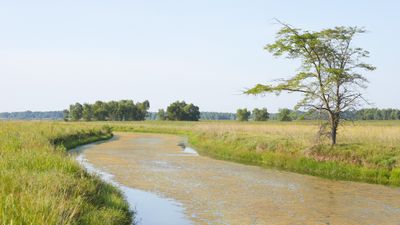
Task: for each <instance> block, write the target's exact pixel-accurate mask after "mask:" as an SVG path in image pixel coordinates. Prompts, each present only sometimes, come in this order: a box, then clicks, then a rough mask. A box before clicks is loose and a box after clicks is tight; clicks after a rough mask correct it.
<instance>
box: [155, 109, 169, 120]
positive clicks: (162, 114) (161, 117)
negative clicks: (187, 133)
mask: <svg viewBox="0 0 400 225" xmlns="http://www.w3.org/2000/svg"><path fill="white" fill-rule="evenodd" d="M166 119H167V114H166V112H165V110H164V109H159V110H158V112H157V120H166Z"/></svg>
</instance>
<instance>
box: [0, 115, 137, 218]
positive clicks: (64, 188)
mask: <svg viewBox="0 0 400 225" xmlns="http://www.w3.org/2000/svg"><path fill="white" fill-rule="evenodd" d="M111 136H112V134H111V132H110V130H109V129H107V128H103V127H102V126H91V125H88V124H85V125H81V124H65V123H54V122H0V224H130V223H131V219H132V217H131V215H132V214H131V212H130V211H129V207H128V205H127V203H126V202H125V200H124V198H123V196H122V194H121V192H120V191H119V190H118V189H116V188H115V187H113V186H111V185H109V184H106V183H104V182H103V181H101V180H100V179H99V178H97V177H94V176H92V175H89V174H88V173H86V172H85V171H84V169H82V168H81V167H80V166H79V165H78V163H77V162H75V160H74V159H72V158H71V157H68V156H67V154H66V149H69V148H72V147H76V146H78V145H81V144H86V143H90V142H93V141H98V140H104V139H108V138H110V137H111Z"/></svg>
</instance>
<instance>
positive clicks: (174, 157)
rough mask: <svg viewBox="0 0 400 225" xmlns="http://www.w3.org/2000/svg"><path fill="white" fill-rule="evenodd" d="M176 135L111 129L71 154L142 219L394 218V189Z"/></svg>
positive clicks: (397, 203)
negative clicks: (249, 161)
mask: <svg viewBox="0 0 400 225" xmlns="http://www.w3.org/2000/svg"><path fill="white" fill-rule="evenodd" d="M183 141H184V138H182V137H180V136H174V135H159V134H132V133H117V134H116V137H115V138H113V139H112V140H111V141H108V142H103V143H100V144H92V145H88V146H84V147H83V148H80V150H81V151H82V150H83V151H82V153H80V155H79V157H78V160H79V161H80V162H82V164H83V165H84V166H85V167H86V168H87V169H88V170H89V171H95V172H97V173H99V174H100V176H101V177H103V179H105V180H107V181H109V182H112V183H114V184H115V185H118V186H119V187H120V188H121V189H122V190H123V192H124V193H125V195H126V197H127V200H128V201H129V203H130V204H131V206H132V208H134V209H135V210H136V212H137V218H138V219H137V220H138V224H142V225H153V224H157V225H161V224H163V225H167V224H175V225H186V224H232V225H236V224H238V225H242V224H400V189H399V188H390V187H385V186H381V185H372V184H364V183H356V182H344V181H332V180H327V179H322V178H318V177H313V176H307V175H300V174H295V173H289V172H282V171H277V170H272V169H263V168H259V167H255V166H247V165H241V164H236V163H232V162H226V161H219V160H214V159H210V158H207V157H203V156H199V155H198V154H197V153H196V151H195V150H194V149H189V148H186V149H185V150H182V148H181V147H180V146H178V144H179V143H182V142H183Z"/></svg>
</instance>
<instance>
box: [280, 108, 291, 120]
mask: <svg viewBox="0 0 400 225" xmlns="http://www.w3.org/2000/svg"><path fill="white" fill-rule="evenodd" d="M290 114H291V111H290V109H286V108H284V109H279V113H278V120H279V121H292V120H293V119H292V117H291V116H290Z"/></svg>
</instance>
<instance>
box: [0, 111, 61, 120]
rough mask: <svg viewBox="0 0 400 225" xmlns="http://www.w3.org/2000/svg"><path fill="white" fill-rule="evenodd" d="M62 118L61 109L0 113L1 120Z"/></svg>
mask: <svg viewBox="0 0 400 225" xmlns="http://www.w3.org/2000/svg"><path fill="white" fill-rule="evenodd" d="M62 118H63V112H62V111H44V112H41V111H36V112H32V111H24V112H3V113H0V119H3V120H61V119H62Z"/></svg>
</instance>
